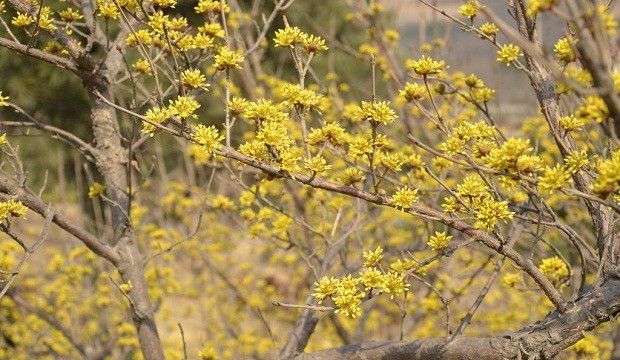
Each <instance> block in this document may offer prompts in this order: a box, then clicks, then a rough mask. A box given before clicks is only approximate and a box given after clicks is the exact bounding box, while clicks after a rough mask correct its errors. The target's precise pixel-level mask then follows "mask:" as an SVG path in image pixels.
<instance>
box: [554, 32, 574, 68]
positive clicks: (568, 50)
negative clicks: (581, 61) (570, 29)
mask: <svg viewBox="0 0 620 360" xmlns="http://www.w3.org/2000/svg"><path fill="white" fill-rule="evenodd" d="M575 42H576V40H575V39H574V38H572V37H565V38H561V39H560V40H558V42H556V43H555V45H553V52H554V53H555V56H556V57H557V58H558V60H560V61H561V62H562V63H563V64H568V63H570V62H573V61H575V51H574V50H573V45H575Z"/></svg>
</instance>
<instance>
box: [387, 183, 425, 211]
mask: <svg viewBox="0 0 620 360" xmlns="http://www.w3.org/2000/svg"><path fill="white" fill-rule="evenodd" d="M390 201H391V202H392V205H394V206H395V207H397V208H399V209H402V210H407V209H410V208H411V207H412V206H413V204H415V202H417V201H418V189H410V188H408V187H406V186H405V187H401V188H399V189H398V190H397V191H396V193H394V195H392V197H391V198H390Z"/></svg>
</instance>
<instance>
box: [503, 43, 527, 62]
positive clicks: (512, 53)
mask: <svg viewBox="0 0 620 360" xmlns="http://www.w3.org/2000/svg"><path fill="white" fill-rule="evenodd" d="M521 55H523V54H522V53H521V48H519V47H518V46H517V45H514V44H506V45H502V47H501V48H500V49H499V50H498V51H497V61H499V62H501V63H504V64H506V65H508V66H510V64H512V63H513V62H514V61H516V60H517V59H518V58H519V56H521Z"/></svg>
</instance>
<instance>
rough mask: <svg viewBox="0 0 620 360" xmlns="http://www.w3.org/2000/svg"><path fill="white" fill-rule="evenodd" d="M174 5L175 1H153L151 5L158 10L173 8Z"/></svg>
mask: <svg viewBox="0 0 620 360" xmlns="http://www.w3.org/2000/svg"><path fill="white" fill-rule="evenodd" d="M176 4H177V1H176V0H153V5H155V6H156V7H160V8H174V7H175V6H176Z"/></svg>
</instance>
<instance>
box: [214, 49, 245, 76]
mask: <svg viewBox="0 0 620 360" xmlns="http://www.w3.org/2000/svg"><path fill="white" fill-rule="evenodd" d="M244 60H245V57H244V56H243V51H241V50H231V49H229V48H228V47H225V46H223V47H221V48H220V51H219V52H218V54H217V55H215V64H214V65H215V68H216V69H217V70H218V71H224V70H230V69H241V65H239V64H241V63H242V62H243V61H244Z"/></svg>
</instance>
